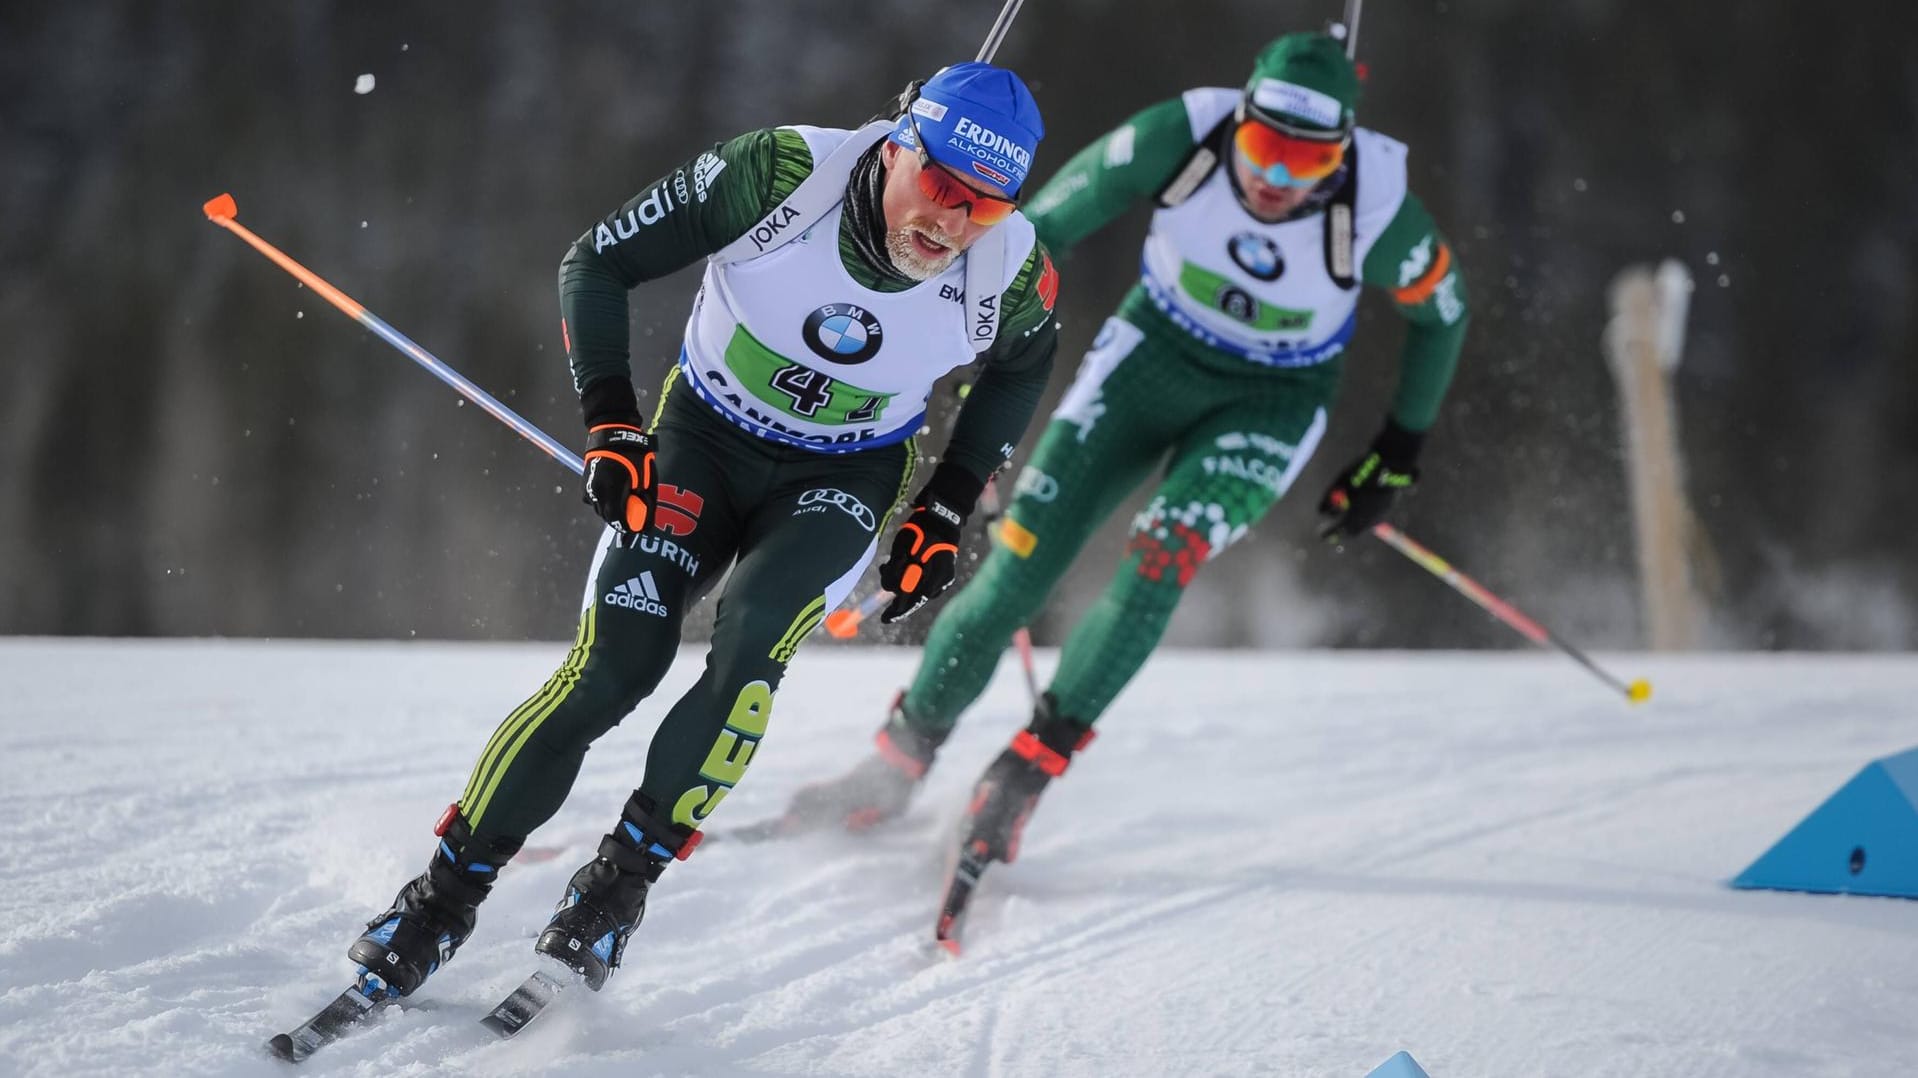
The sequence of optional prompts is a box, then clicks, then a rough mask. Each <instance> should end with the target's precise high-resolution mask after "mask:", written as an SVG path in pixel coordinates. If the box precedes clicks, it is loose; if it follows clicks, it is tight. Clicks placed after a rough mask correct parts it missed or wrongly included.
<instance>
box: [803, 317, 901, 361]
mask: <svg viewBox="0 0 1918 1078" xmlns="http://www.w3.org/2000/svg"><path fill="white" fill-rule="evenodd" d="M883 332H884V331H882V330H881V329H880V328H879V319H877V318H874V317H873V316H872V312H871V311H868V310H866V309H865V308H864V307H860V306H856V305H854V304H851V303H828V304H826V305H825V306H824V307H821V308H819V309H818V310H816V311H814V312H813V313H811V314H809V315H807V316H806V331H805V333H804V334H803V336H804V337H805V338H806V345H807V346H808V347H810V348H811V349H812V350H813V351H814V352H816V353H818V355H819V356H820V358H822V359H828V360H831V361H832V362H834V363H847V364H851V363H864V362H865V361H867V360H869V359H871V358H872V357H873V356H875V355H877V354H879V343H880V340H881V335H882V333H883Z"/></svg>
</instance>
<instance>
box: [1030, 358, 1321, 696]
mask: <svg viewBox="0 0 1918 1078" xmlns="http://www.w3.org/2000/svg"><path fill="white" fill-rule="evenodd" d="M1334 381H1335V379H1333V378H1328V377H1327V376H1326V372H1323V371H1318V370H1306V371H1299V372H1272V373H1270V374H1268V375H1267V376H1266V377H1265V378H1263V379H1261V380H1260V381H1258V382H1253V383H1248V384H1246V385H1244V386H1242V387H1241V390H1240V393H1239V395H1238V396H1237V397H1236V400H1237V401H1238V403H1232V404H1227V405H1225V406H1224V407H1222V408H1220V409H1219V410H1218V411H1217V412H1215V413H1213V414H1212V415H1209V416H1207V417H1206V418H1205V419H1203V420H1202V421H1200V422H1198V423H1197V424H1195V425H1194V426H1193V427H1192V428H1191V429H1190V430H1189V431H1188V432H1187V433H1186V435H1185V437H1183V438H1182V439H1181V440H1180V443H1179V446H1178V448H1177V449H1176V450H1175V451H1174V452H1173V455H1172V458H1171V460H1170V462H1169V463H1168V465H1167V468H1166V476H1165V480H1164V482H1162V483H1161V484H1160V485H1159V488H1158V490H1157V491H1155V492H1154V494H1153V497H1152V500H1151V501H1150V502H1149V503H1147V505H1146V507H1145V509H1144V510H1142V511H1141V512H1140V513H1139V515H1138V516H1137V517H1135V518H1134V519H1133V523H1132V538H1131V541H1130V543H1129V544H1128V545H1127V547H1126V554H1125V557H1124V558H1123V559H1121V561H1120V563H1119V569H1118V572H1117V573H1116V574H1115V575H1114V576H1113V578H1112V582H1111V583H1110V584H1108V585H1107V586H1106V589H1105V591H1104V592H1103V593H1102V594H1101V595H1100V596H1099V599H1098V601H1097V602H1095V603H1094V604H1093V606H1092V609H1091V610H1090V611H1088V612H1087V614H1086V616H1085V618H1084V619H1082V620H1081V621H1080V622H1079V624H1078V625H1077V626H1076V627H1074V629H1073V631H1072V633H1071V635H1070V636H1068V637H1067V638H1066V642H1065V646H1064V647H1063V648H1062V649H1061V651H1060V654H1059V669H1058V671H1057V673H1056V674H1055V675H1054V676H1053V680H1052V686H1051V692H1052V694H1053V696H1054V697H1055V699H1056V700H1057V701H1058V711H1059V714H1060V715H1063V716H1066V717H1068V718H1071V719H1073V720H1075V721H1078V722H1081V723H1084V724H1086V725H1088V726H1089V725H1091V724H1092V723H1093V722H1094V721H1095V720H1097V719H1098V717H1099V715H1100V714H1102V713H1103V712H1104V711H1105V709H1106V707H1107V705H1109V704H1111V703H1112V700H1113V698H1114V697H1116V696H1118V695H1119V690H1121V689H1122V688H1124V687H1125V685H1126V683H1127V682H1128V681H1130V680H1131V679H1132V676H1133V675H1134V674H1136V673H1138V671H1139V668H1140V667H1142V666H1144V665H1145V661H1146V659H1147V658H1148V657H1149V656H1150V655H1151V654H1152V650H1153V649H1154V648H1156V647H1157V646H1158V644H1159V639H1160V637H1162V636H1163V635H1164V633H1165V627H1166V625H1167V624H1168V623H1169V622H1170V621H1171V620H1172V613H1173V610H1174V609H1176V608H1177V606H1178V605H1179V600H1180V599H1181V598H1182V597H1183V596H1184V595H1185V589H1186V587H1187V585H1189V584H1191V582H1192V579H1193V577H1194V576H1195V575H1196V574H1197V573H1198V571H1199V568H1200V567H1201V566H1203V565H1204V564H1205V563H1206V562H1208V561H1210V560H1211V559H1213V558H1215V557H1217V556H1218V555H1219V553H1220V552H1221V551H1223V550H1224V549H1225V548H1226V547H1227V546H1230V545H1231V544H1232V543H1234V542H1236V541H1237V540H1238V539H1239V538H1240V537H1241V536H1243V535H1244V534H1245V533H1246V531H1247V530H1248V529H1249V528H1251V527H1252V526H1253V525H1254V524H1256V523H1257V522H1258V520H1259V518H1260V517H1262V516H1264V515H1265V513H1266V511H1267V510H1268V509H1270V508H1271V507H1272V506H1273V505H1274V504H1275V503H1276V502H1277V501H1278V500H1279V498H1280V497H1281V496H1282V495H1284V493H1285V491H1286V489H1287V488H1288V487H1290V486H1291V484H1292V480H1293V479H1295V478H1296V477H1297V476H1298V473H1299V471H1300V469H1302V468H1303V467H1304V466H1305V462H1306V460H1307V459H1308V458H1310V457H1311V455H1312V452H1313V450H1314V449H1316V448H1317V447H1318V442H1319V439H1320V437H1321V436H1322V435H1323V434H1324V432H1325V405H1326V404H1327V402H1328V400H1329V397H1330V394H1331V389H1332V385H1333V383H1334ZM1224 399H1227V400H1232V399H1235V398H1232V397H1228V398H1224Z"/></svg>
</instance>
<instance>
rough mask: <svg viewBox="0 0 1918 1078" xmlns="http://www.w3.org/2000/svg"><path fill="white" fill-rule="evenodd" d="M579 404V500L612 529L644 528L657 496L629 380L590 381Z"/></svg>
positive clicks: (649, 441)
mask: <svg viewBox="0 0 1918 1078" xmlns="http://www.w3.org/2000/svg"><path fill="white" fill-rule="evenodd" d="M581 406H582V407H583V408H584V410H585V411H586V456H585V463H586V472H585V476H584V478H585V481H586V489H585V492H584V494H583V496H582V497H583V500H584V501H585V502H586V504H587V505H590V506H592V507H593V511H594V512H596V513H598V514H599V515H600V516H601V517H602V518H604V519H605V521H606V523H608V524H611V525H612V526H613V528H614V529H615V530H616V531H619V532H620V533H622V534H626V535H631V534H634V533H637V532H641V531H644V530H645V529H646V523H647V521H649V520H651V519H652V518H653V505H654V504H655V502H656V500H657V495H656V493H655V490H654V472H655V471H656V469H655V467H654V453H653V436H652V435H650V434H647V433H646V431H645V428H643V427H641V426H640V419H639V403H638V401H637V400H635V399H634V397H633V387H632V384H631V383H629V382H627V381H626V379H624V378H608V379H602V380H601V381H598V382H595V383H593V385H592V387H591V388H589V389H588V390H587V392H586V393H585V394H584V395H583V397H582V399H581Z"/></svg>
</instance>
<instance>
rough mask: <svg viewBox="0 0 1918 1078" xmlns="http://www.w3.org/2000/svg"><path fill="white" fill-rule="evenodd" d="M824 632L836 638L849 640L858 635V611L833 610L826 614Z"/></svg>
mask: <svg viewBox="0 0 1918 1078" xmlns="http://www.w3.org/2000/svg"><path fill="white" fill-rule="evenodd" d="M826 632H827V633H829V634H831V635H832V636H833V637H834V638H835V639H838V640H850V639H852V638H853V637H855V636H858V635H859V612H858V611H857V610H835V611H833V612H832V613H830V614H827V615H826Z"/></svg>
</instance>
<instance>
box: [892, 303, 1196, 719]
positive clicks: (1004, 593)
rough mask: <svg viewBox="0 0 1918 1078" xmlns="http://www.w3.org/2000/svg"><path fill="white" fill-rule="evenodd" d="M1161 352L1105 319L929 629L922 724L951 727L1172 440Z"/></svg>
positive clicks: (916, 691) (915, 688)
mask: <svg viewBox="0 0 1918 1078" xmlns="http://www.w3.org/2000/svg"><path fill="white" fill-rule="evenodd" d="M1163 359H1164V357H1163V355H1162V353H1160V352H1159V351H1158V350H1156V349H1154V348H1153V347H1152V346H1151V345H1150V344H1149V343H1147V342H1145V340H1144V337H1143V335H1142V334H1141V333H1140V331H1139V330H1138V328H1137V327H1135V326H1133V325H1132V324H1131V323H1130V322H1126V321H1123V320H1121V319H1118V318H1111V319H1107V320H1106V324H1105V325H1104V327H1102V328H1101V330H1100V332H1099V336H1098V338H1097V339H1096V340H1095V341H1094V342H1093V345H1092V348H1091V350H1090V351H1088V352H1087V353H1086V357H1085V360H1084V362H1083V363H1082V364H1081V365H1080V369H1079V374H1078V377H1076V378H1075V379H1074V380H1073V384H1072V388H1071V389H1070V390H1069V391H1068V392H1067V393H1066V395H1065V397H1064V398H1063V399H1062V400H1061V401H1060V402H1059V406H1058V408H1057V409H1056V410H1055V411H1054V412H1053V416H1052V419H1051V420H1050V421H1049V422H1048V424H1047V425H1046V430H1045V433H1044V435H1042V436H1041V438H1040V440H1039V446H1038V448H1037V449H1036V450H1035V451H1034V452H1033V455H1032V458H1031V460H1030V461H1029V462H1028V464H1027V465H1026V468H1025V470H1024V471H1023V472H1021V473H1020V476H1019V482H1018V487H1017V490H1016V492H1015V495H1014V498H1013V501H1012V504H1011V505H1010V506H1009V507H1008V508H1007V510H1006V517H1005V522H1004V524H1003V525H1002V527H1001V530H1000V536H999V541H998V542H996V543H995V544H994V546H993V549H992V550H991V552H989V553H988V554H987V556H986V560H985V563H984V564H983V565H981V566H980V567H979V571H978V572H977V573H975V574H974V575H973V577H972V579H971V580H970V581H968V582H967V583H966V586H965V587H964V588H961V589H960V590H959V592H958V594H957V595H955V596H953V597H952V598H951V599H949V600H947V602H946V607H945V609H944V610H942V611H940V613H939V617H938V620H937V621H935V622H934V623H933V626H932V630H931V632H930V633H928V634H927V637H926V647H925V653H924V657H923V658H922V659H921V660H920V663H919V670H918V672H917V674H915V675H914V677H913V681H912V685H911V687H910V688H908V689H907V691H906V697H905V701H904V703H903V711H904V717H905V719H906V721H907V722H908V723H909V724H911V725H912V726H913V727H914V728H915V729H919V730H924V731H928V732H932V731H937V732H939V733H940V734H943V733H945V732H946V731H949V730H951V728H952V726H953V724H954V723H956V722H957V721H958V719H959V715H960V713H961V712H963V711H964V710H965V709H966V708H967V707H968V706H969V705H970V704H971V703H972V702H973V701H974V700H976V699H978V697H979V694H980V693H981V692H983V691H984V690H985V687H986V683H987V682H988V681H990V680H991V679H992V672H993V669H994V667H996V666H997V665H998V662H999V656H1000V655H1001V654H1002V653H1003V652H1004V651H1005V648H1006V644H1007V643H1008V642H1010V640H1011V639H1012V634H1013V632H1014V631H1015V630H1017V629H1018V628H1019V627H1020V626H1021V625H1024V624H1026V623H1027V622H1028V621H1030V620H1031V619H1032V617H1033V615H1034V614H1036V613H1037V612H1038V611H1039V608H1040V607H1041V606H1042V605H1044V603H1045V600H1046V596H1047V593H1049V592H1050V591H1051V590H1052V588H1053V585H1054V584H1056V583H1058V580H1059V577H1060V576H1061V575H1062V574H1063V573H1064V572H1065V571H1066V568H1067V567H1068V566H1070V565H1071V564H1072V559H1073V558H1075V557H1077V556H1078V553H1079V549H1080V547H1082V546H1083V545H1084V544H1085V541H1086V537H1087V536H1089V535H1091V534H1092V532H1093V530H1094V529H1096V528H1097V527H1098V526H1099V523H1100V521H1102V520H1104V519H1105V518H1106V517H1107V516H1108V515H1109V514H1110V513H1111V512H1112V510H1113V509H1114V508H1115V507H1116V506H1117V505H1118V504H1119V503H1120V502H1122V501H1124V500H1125V497H1126V495H1127V494H1129V493H1130V492H1131V491H1132V490H1133V489H1134V488H1135V487H1137V486H1138V485H1139V483H1140V482H1141V481H1142V480H1143V479H1144V478H1145V477H1146V475H1147V474H1148V473H1149V472H1150V471H1151V469H1152V466H1153V465H1154V464H1155V463H1157V461H1158V460H1159V458H1160V457H1161V456H1162V455H1163V454H1164V453H1165V451H1166V450H1167V448H1169V447H1170V446H1171V445H1172V442H1173V438H1174V437H1175V435H1176V432H1177V428H1178V418H1179V413H1178V410H1177V408H1176V401H1175V402H1174V404H1175V407H1173V408H1165V407H1161V405H1162V404H1163V403H1165V396H1164V393H1165V390H1166V388H1167V387H1166V386H1164V385H1163V384H1161V383H1162V382H1163V381H1164V371H1163V370H1162V364H1163Z"/></svg>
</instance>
